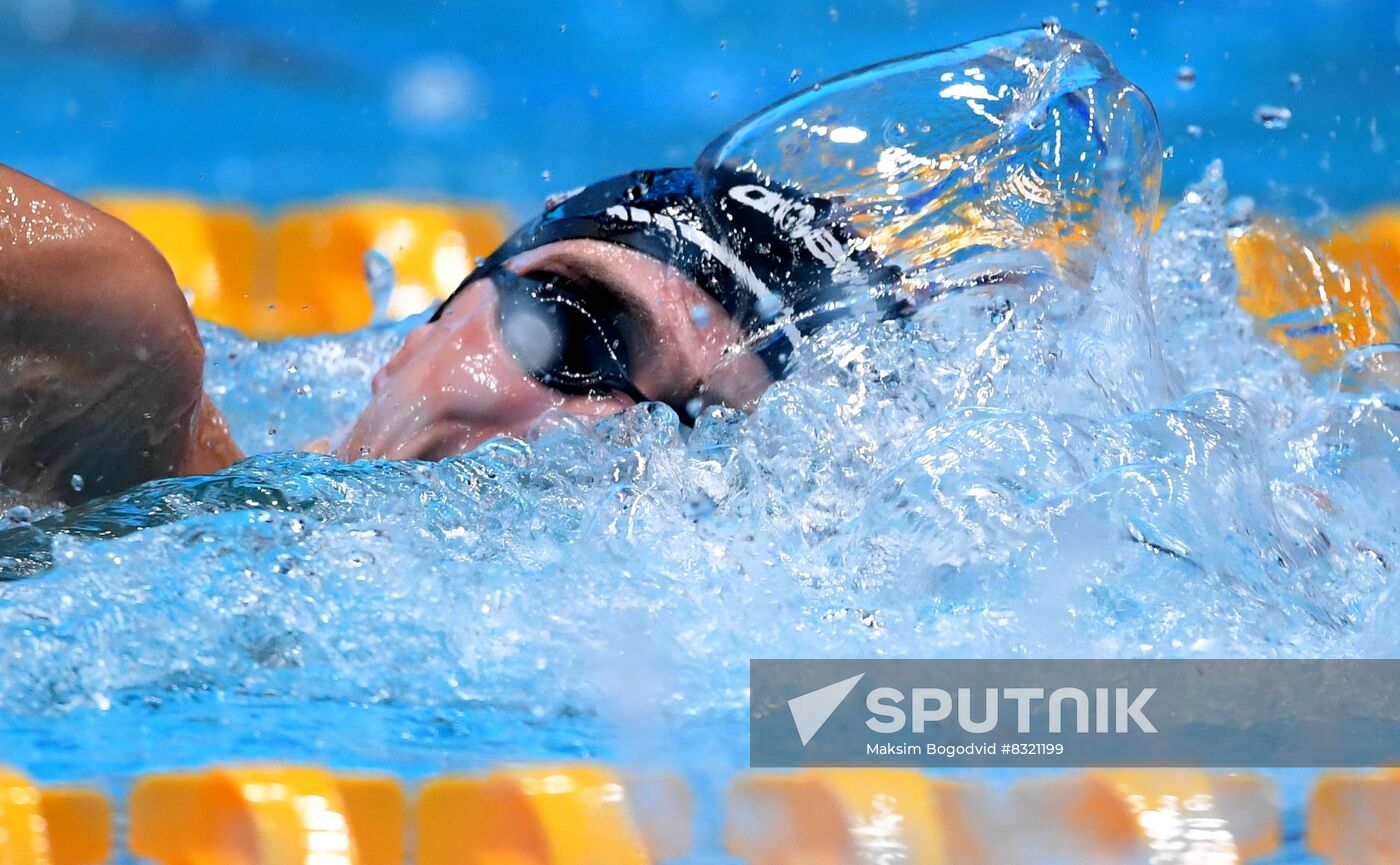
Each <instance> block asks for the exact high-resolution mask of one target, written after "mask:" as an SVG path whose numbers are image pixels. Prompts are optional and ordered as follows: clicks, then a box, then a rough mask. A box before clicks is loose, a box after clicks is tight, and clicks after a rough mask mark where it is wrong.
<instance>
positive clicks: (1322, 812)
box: [1307, 769, 1400, 865]
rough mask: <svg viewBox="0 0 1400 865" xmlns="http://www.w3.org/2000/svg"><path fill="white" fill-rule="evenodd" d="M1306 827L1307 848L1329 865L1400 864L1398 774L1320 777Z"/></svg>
mask: <svg viewBox="0 0 1400 865" xmlns="http://www.w3.org/2000/svg"><path fill="white" fill-rule="evenodd" d="M1307 824H1308V849H1309V850H1311V851H1312V852H1313V853H1316V854H1317V855H1318V856H1320V857H1322V858H1323V859H1325V860H1326V861H1327V862H1329V863H1331V865H1382V863H1388V862H1400V771H1397V770H1395V769H1390V770H1387V771H1384V772H1373V773H1367V774H1351V773H1341V772H1331V773H1328V774H1326V775H1324V776H1323V777H1322V778H1321V779H1320V780H1319V781H1318V782H1317V786H1315V787H1314V788H1313V794H1312V799H1311V801H1309V803H1308V815H1307Z"/></svg>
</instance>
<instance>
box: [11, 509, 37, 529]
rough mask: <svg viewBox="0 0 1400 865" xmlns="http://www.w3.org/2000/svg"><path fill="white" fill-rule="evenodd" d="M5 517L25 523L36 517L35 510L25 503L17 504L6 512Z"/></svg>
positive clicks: (13, 521) (14, 521) (15, 521)
mask: <svg viewBox="0 0 1400 865" xmlns="http://www.w3.org/2000/svg"><path fill="white" fill-rule="evenodd" d="M5 519H7V520H9V521H10V522H12V523H19V524H20V525H24V524H26V523H29V522H30V521H31V520H33V519H34V512H33V511H31V510H30V509H29V508H27V507H25V506H24V505H15V506H14V507H12V508H10V509H9V510H8V511H6V512H5Z"/></svg>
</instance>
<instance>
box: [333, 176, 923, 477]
mask: <svg viewBox="0 0 1400 865" xmlns="http://www.w3.org/2000/svg"><path fill="white" fill-rule="evenodd" d="M898 281H899V272H898V269H897V268H894V267H891V266H883V265H881V264H880V263H879V261H878V260H877V258H876V256H875V255H874V254H873V253H872V252H871V251H870V250H869V249H867V248H865V245H864V244H863V243H862V241H861V238H860V237H859V236H858V235H857V234H856V233H855V232H854V231H853V230H851V229H850V227H849V226H847V225H845V224H844V223H842V222H841V221H839V220H838V219H837V217H836V208H835V207H834V203H833V202H832V201H829V200H826V199H823V198H820V197H817V196H811V195H806V194H803V193H802V192H801V191H800V190H798V189H796V188H794V187H792V186H790V185H781V184H778V183H774V182H771V181H769V180H767V179H766V178H764V177H763V176H761V175H760V174H759V173H757V172H755V171H748V170H723V171H717V172H711V173H709V174H708V175H707V176H706V177H705V178H704V179H703V180H701V179H700V178H699V177H698V176H697V175H696V173H695V172H693V171H692V170H690V169H665V170H659V171H641V172H635V173H632V174H628V175H623V176H621V177H616V178H613V179H610V180H606V181H602V182H600V183H597V184H594V185H592V186H588V187H585V188H583V189H581V190H579V191H577V192H575V193H573V194H571V195H569V196H567V197H565V198H563V199H561V200H556V201H553V202H551V203H550V205H549V206H547V207H546V209H545V211H544V212H543V213H542V214H541V215H540V216H539V217H537V218H536V219H534V220H533V221H532V222H530V223H529V224H527V225H526V226H524V227H523V228H522V229H520V230H519V231H518V232H517V233H516V234H515V235H513V236H512V237H511V238H510V239H509V240H507V241H506V242H505V243H504V244H503V245H502V246H501V247H500V249H498V250H497V251H496V252H495V253H494V254H493V255H491V257H490V258H488V259H486V261H484V262H483V263H482V264H481V266H480V267H478V268H477V269H476V270H475V271H474V272H473V273H472V274H471V275H470V276H469V277H468V278H467V279H466V281H464V282H463V284H462V286H461V287H460V288H458V290H457V291H456V293H454V294H453V295H452V297H451V298H449V299H448V300H447V301H446V302H445V303H444V304H443V305H442V306H441V307H440V308H439V309H438V311H437V313H436V314H435V315H434V316H433V318H432V320H431V321H430V322H429V323H427V324H425V325H423V326H422V327H420V328H418V329H417V330H415V331H414V332H413V333H412V334H410V336H409V338H408V339H407V341H406V342H405V345H404V347H403V348H402V349H401V350H400V351H399V352H398V354H397V355H395V357H394V358H393V359H392V360H391V361H390V362H389V364H388V365H386V366H385V368H384V369H383V370H381V371H380V373H379V374H378V375H376V376H375V381H374V398H373V400H372V401H371V403H370V405H369V407H368V408H367V409H366V411H365V412H364V414H363V415H362V416H361V417H360V419H359V420H358V421H357V422H356V424H355V426H354V428H353V429H352V430H351V432H350V434H349V436H348V437H347V438H346V439H345V441H344V442H343V443H342V444H341V446H340V447H338V448H337V453H338V454H339V455H340V456H341V457H343V458H350V459H354V458H357V457H360V456H385V457H391V458H430V459H432V458H440V457H443V456H448V455H451V454H454V453H461V452H463V451H466V450H468V449H470V448H472V447H474V446H476V445H477V444H479V443H481V442H482V441H484V440H486V439H487V438H490V437H492V436H495V435H502V434H515V435H521V434H523V433H525V432H526V431H527V430H528V429H529V428H530V426H531V425H532V424H533V423H534V422H535V421H536V420H537V419H538V418H539V417H540V416H541V415H543V414H545V413H547V412H549V411H551V410H560V411H564V412H566V413H568V414H572V415H575V416H577V417H580V418H583V419H585V420H591V419H598V418H601V417H605V416H607V415H610V414H614V413H616V412H618V411H620V410H622V409H624V408H626V407H627V406H629V405H632V404H635V403H637V402H641V401H644V400H654V401H658V402H664V403H667V404H669V405H671V406H672V407H673V408H675V409H676V411H677V413H678V414H680V416H681V417H682V419H689V417H690V416H692V415H693V413H694V412H695V411H696V410H697V409H698V408H699V407H701V406H704V405H711V404H716V403H723V404H726V405H730V406H734V407H737V408H748V407H750V406H751V405H752V404H753V403H754V402H755V401H756V400H757V399H758V397H759V396H760V395H761V394H762V393H763V391H764V390H765V389H766V388H767V387H768V386H769V385H770V384H771V383H772V382H773V381H774V380H776V379H779V378H781V377H783V376H784V375H785V374H786V373H787V370H788V368H789V365H790V363H791V361H792V352H793V348H794V346H795V345H796V343H797V342H799V341H800V340H801V339H802V338H803V337H804V336H805V335H807V334H810V333H812V332H813V331H815V330H816V329H818V328H820V327H821V326H822V325H824V324H826V323H827V322H829V321H831V320H833V319H835V318H839V317H841V316H844V315H847V314H850V313H851V312H852V311H853V310H861V311H864V312H874V313H876V314H880V315H889V314H893V313H895V312H897V311H899V310H900V309H901V308H902V306H901V304H900V302H899V301H898V300H896V298H897V293H896V292H895V291H893V288H894V287H895V286H896V285H897V283H898Z"/></svg>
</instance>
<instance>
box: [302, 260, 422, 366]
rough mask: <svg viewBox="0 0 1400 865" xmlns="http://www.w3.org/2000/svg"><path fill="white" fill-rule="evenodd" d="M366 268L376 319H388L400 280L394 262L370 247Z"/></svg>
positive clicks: (365, 261)
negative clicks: (391, 301)
mask: <svg viewBox="0 0 1400 865" xmlns="http://www.w3.org/2000/svg"><path fill="white" fill-rule="evenodd" d="M364 268H365V282H366V283H368V284H369V296H370V299H371V300H372V301H373V302H374V313H373V317H374V321H375V322H384V321H388V320H389V300H390V298H392V297H393V295H394V285H395V284H396V283H397V282H398V276H397V275H396V274H395V273H394V263H393V262H392V261H390V260H389V257H388V256H387V255H385V254H384V253H382V252H380V251H379V250H377V249H370V250H368V251H366V252H365V258H364ZM287 372H288V373H290V374H295V373H296V367H295V366H293V365H290V364H289V365H288V366H287Z"/></svg>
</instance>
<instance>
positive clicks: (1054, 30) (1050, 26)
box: [1040, 15, 1060, 39]
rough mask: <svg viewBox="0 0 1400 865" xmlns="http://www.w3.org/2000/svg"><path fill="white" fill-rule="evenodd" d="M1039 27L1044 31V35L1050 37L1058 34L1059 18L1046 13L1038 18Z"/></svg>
mask: <svg viewBox="0 0 1400 865" xmlns="http://www.w3.org/2000/svg"><path fill="white" fill-rule="evenodd" d="M1040 29H1042V30H1044V31H1045V35H1046V36H1049V37H1050V38H1051V39H1053V38H1055V37H1056V36H1059V35H1060V19H1058V18H1056V17H1055V16H1054V15H1047V16H1045V17H1044V18H1042V19H1040Z"/></svg>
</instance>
